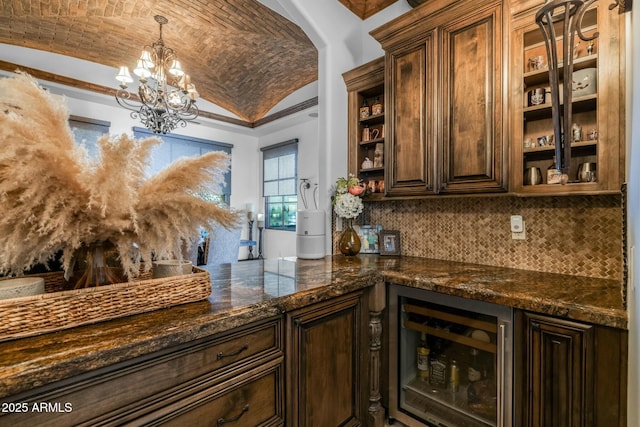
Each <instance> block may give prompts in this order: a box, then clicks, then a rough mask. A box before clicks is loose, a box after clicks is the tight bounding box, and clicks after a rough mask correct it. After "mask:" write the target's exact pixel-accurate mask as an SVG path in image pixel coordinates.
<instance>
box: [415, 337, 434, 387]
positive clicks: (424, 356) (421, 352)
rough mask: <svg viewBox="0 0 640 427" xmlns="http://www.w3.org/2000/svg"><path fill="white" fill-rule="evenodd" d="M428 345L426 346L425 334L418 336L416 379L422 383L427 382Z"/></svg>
mask: <svg viewBox="0 0 640 427" xmlns="http://www.w3.org/2000/svg"><path fill="white" fill-rule="evenodd" d="M430 352H431V350H430V349H429V345H428V344H427V334H425V333H424V332H423V333H422V334H421V335H420V343H418V348H417V353H418V354H417V361H418V378H420V379H421V380H422V381H429V353H430Z"/></svg>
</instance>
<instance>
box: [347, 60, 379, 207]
mask: <svg viewBox="0 0 640 427" xmlns="http://www.w3.org/2000/svg"><path fill="white" fill-rule="evenodd" d="M342 77H343V79H344V81H345V84H346V86H347V96H348V101H347V102H348V110H349V113H348V114H349V118H348V120H349V125H348V132H349V153H348V155H349V160H348V168H349V173H352V174H354V175H356V176H357V177H358V178H360V179H362V181H364V182H365V183H366V184H367V186H368V187H369V190H370V191H371V195H370V196H369V197H371V198H380V197H381V196H382V195H383V193H384V170H385V159H384V156H385V103H384V58H379V59H376V60H374V61H371V62H369V63H367V64H364V65H362V66H360V67H358V68H355V69H353V70H351V71H348V72H346V73H344V74H343V75H342Z"/></svg>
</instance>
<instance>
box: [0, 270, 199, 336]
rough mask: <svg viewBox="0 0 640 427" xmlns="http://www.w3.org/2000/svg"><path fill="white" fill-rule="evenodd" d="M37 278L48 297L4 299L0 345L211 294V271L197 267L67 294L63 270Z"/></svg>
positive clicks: (183, 302) (1, 308)
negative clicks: (41, 279)
mask: <svg viewBox="0 0 640 427" xmlns="http://www.w3.org/2000/svg"><path fill="white" fill-rule="evenodd" d="M37 276H38V277H42V278H44V280H45V291H46V293H44V294H42V295H34V296H29V297H22V298H13V299H7V300H0V319H1V320H0V341H7V340H11V339H16V338H23V337H28V336H32V335H39V334H44V333H47V332H53V331H58V330H61V329H67V328H72V327H75V326H80V325H86V324H89V323H95V322H100V321H105V320H110V319H115V318H118V317H124V316H130V315H132V314H138V313H144V312H147V311H152V310H158V309H161V308H168V307H171V306H174V305H178V304H185V303H188V302H195V301H201V300H204V299H207V298H208V297H209V295H210V293H211V280H210V278H209V272H207V271H206V270H202V269H200V268H197V267H193V273H192V274H186V275H182V276H173V277H166V278H162V279H151V273H150V272H146V273H144V274H142V275H141V276H140V277H139V278H138V280H136V281H133V282H126V283H116V284H113V285H105V286H98V287H94V288H86V289H75V290H69V291H64V290H61V289H63V286H64V284H65V281H64V277H63V273H62V272H56V273H45V274H38V275H37ZM0 280H1V279H0Z"/></svg>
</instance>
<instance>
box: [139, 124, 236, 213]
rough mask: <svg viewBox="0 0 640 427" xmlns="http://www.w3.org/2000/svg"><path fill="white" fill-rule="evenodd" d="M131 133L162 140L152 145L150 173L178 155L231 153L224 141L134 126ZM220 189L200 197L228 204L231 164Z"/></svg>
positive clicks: (230, 147) (229, 145)
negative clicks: (161, 133) (210, 152)
mask: <svg viewBox="0 0 640 427" xmlns="http://www.w3.org/2000/svg"><path fill="white" fill-rule="evenodd" d="M133 134H134V136H135V137H136V138H150V137H152V136H153V137H157V138H160V139H161V140H162V142H163V143H162V144H160V145H157V146H156V147H154V149H153V151H152V153H151V171H150V172H151V173H152V174H155V173H157V172H159V171H160V170H162V169H164V167H165V166H167V165H169V164H170V163H171V162H173V161H174V160H176V159H178V158H180V157H189V156H201V155H203V154H204V153H208V152H209V151H224V152H225V153H227V154H231V149H232V148H233V145H232V144H226V143H224V142H217V141H211V140H208V139H201V138H194V137H191V136H183V135H175V134H165V135H158V134H155V133H153V132H150V131H149V130H147V129H146V128H140V127H134V128H133ZM221 190H222V193H221V194H203V195H202V198H204V199H205V200H209V201H215V202H221V203H224V204H226V205H228V204H229V202H230V199H231V166H229V170H228V171H227V173H225V174H224V186H223V187H222V188H221Z"/></svg>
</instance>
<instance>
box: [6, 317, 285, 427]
mask: <svg viewBox="0 0 640 427" xmlns="http://www.w3.org/2000/svg"><path fill="white" fill-rule="evenodd" d="M282 351H283V340H282V321H281V318H279V317H278V318H276V319H272V320H269V321H266V322H259V323H257V324H253V325H250V326H247V327H244V328H242V329H239V330H237V331H234V332H233V333H230V334H226V335H218V336H216V337H215V338H206V339H202V340H198V341H194V342H192V343H187V344H183V345H180V346H177V347H174V348H172V349H168V350H165V351H162V352H157V353H152V354H149V355H146V356H141V357H139V358H136V359H133V360H131V361H127V362H123V363H119V364H117V365H114V366H111V367H109V368H104V369H100V370H98V371H96V372H93V373H89V374H86V375H83V376H81V377H78V378H71V379H69V380H65V381H61V382H59V383H54V384H51V385H48V386H45V387H43V388H41V389H39V390H34V391H31V392H28V393H24V394H22V395H20V396H13V397H9V398H6V399H3V400H2V401H3V402H18V401H19V402H29V406H31V405H32V403H37V402H63V403H64V404H69V405H71V407H72V408H73V409H72V411H71V412H68V413H53V414H52V413H46V412H43V413H33V412H31V413H27V414H11V415H6V416H0V424H5V423H7V425H9V424H10V425H14V426H21V425H25V426H33V425H39V424H40V423H45V424H46V423H52V424H55V425H61V426H64V425H94V426H95V425H108V424H110V423H112V422H115V421H114V420H119V421H120V422H122V421H126V420H129V419H131V417H133V416H135V414H137V413H140V410H141V408H144V412H145V413H146V412H149V411H153V410H154V409H156V408H160V407H163V406H165V405H167V404H168V403H170V402H173V401H177V400H179V399H182V398H184V397H185V396H186V395H188V394H193V393H194V392H196V391H199V390H200V389H202V388H205V387H209V384H211V383H220V382H223V381H226V380H228V379H229V378H233V377H234V376H236V375H239V374H240V373H242V372H245V371H247V370H249V369H253V368H255V367H258V366H262V365H263V364H264V363H265V362H266V361H268V360H273V359H275V358H277V357H281V355H282Z"/></svg>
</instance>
